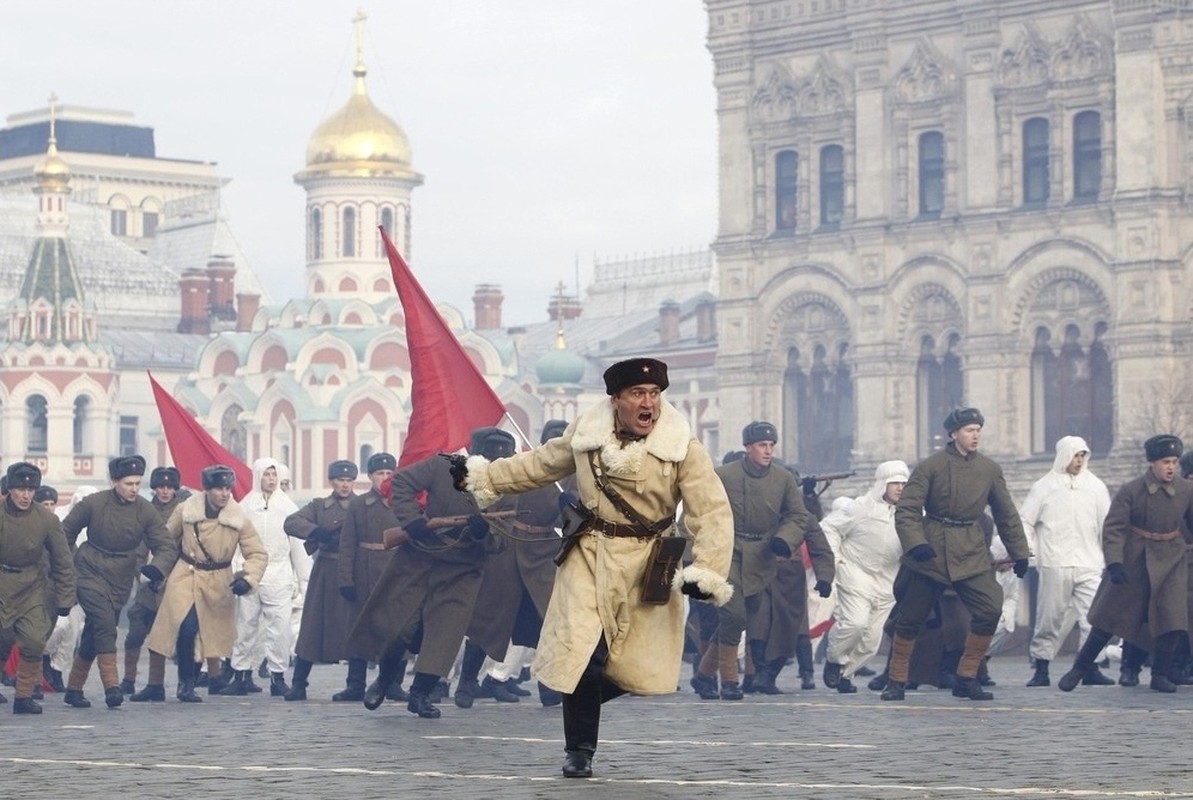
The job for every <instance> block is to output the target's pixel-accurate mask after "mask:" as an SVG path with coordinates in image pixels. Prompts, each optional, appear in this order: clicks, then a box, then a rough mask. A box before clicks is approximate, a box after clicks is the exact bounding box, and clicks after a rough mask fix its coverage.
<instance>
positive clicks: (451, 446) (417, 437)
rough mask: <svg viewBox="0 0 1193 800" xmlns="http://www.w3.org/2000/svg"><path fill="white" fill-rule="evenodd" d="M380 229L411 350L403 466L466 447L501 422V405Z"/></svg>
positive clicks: (407, 344) (502, 411)
mask: <svg viewBox="0 0 1193 800" xmlns="http://www.w3.org/2000/svg"><path fill="white" fill-rule="evenodd" d="M379 230H380V231H381V240H382V241H383V242H384V243H385V252H386V255H388V256H389V266H390V269H391V270H392V271H393V276H394V286H396V287H397V289H398V298H399V299H400V300H401V301H402V311H403V312H404V314H405V316H406V348H407V350H409V351H410V383H411V386H410V424H409V426H408V428H407V430H406V445H405V447H403V448H402V455H401V457H400V458H399V459H398V466H399V467H403V466H406V465H407V464H413V463H415V462H417V461H422V460H423V459H424V458H428V457H429V456H433V455H434V454H435V453H438V452H440V451H444V452H451V451H453V450H459V449H460V448H461V447H467V446H468V439H469V436H470V435H471V433H472V431H473V430H475V429H476V428H483V427H486V426H490V425H496V424H497V423H498V422H500V421H501V418H502V416H504V415H505V406H504V405H503V404H502V402H501V400H500V399H499V398H498V397H497V393H496V392H494V391H493V389H492V387H491V386H489V383H488V381H486V380H485V378H484V376H483V375H481V373H480V371H479V370H478V369H477V368H476V365H474V364H473V363H472V360H471V359H470V358H469V357H468V354H467V353H466V352H464V347H463V346H462V345H461V344H460V341H459V339H457V338H456V336H455V334H453V333H452V332H451V329H450V328H448V327H447V323H446V322H445V321H444V320H443V317H441V316H440V315H439V311H438V310H437V309H436V308H435V306H434V304H433V303H432V302H431V300H430V298H428V297H427V294H426V292H424V291H423V288H422V287H421V286H420V285H419V283H418V281H417V280H415V278H414V273H412V272H411V271H410V267H409V266H408V265H407V264H406V261H405V259H403V258H402V255H401V254H400V253H399V252H398V250H397V248H396V247H394V245H393V242H391V241H390V240H389V237H388V236H386V235H385V229H384V228H379Z"/></svg>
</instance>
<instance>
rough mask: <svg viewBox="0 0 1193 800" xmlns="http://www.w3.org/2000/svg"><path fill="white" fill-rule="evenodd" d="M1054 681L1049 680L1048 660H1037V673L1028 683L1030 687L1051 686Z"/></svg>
mask: <svg viewBox="0 0 1193 800" xmlns="http://www.w3.org/2000/svg"><path fill="white" fill-rule="evenodd" d="M1051 684H1052V681H1051V680H1049V678H1048V659H1046V658H1037V659H1036V672H1035V674H1034V675H1032V676H1031V680H1030V681H1028V682H1027V685H1028V686H1050V685H1051Z"/></svg>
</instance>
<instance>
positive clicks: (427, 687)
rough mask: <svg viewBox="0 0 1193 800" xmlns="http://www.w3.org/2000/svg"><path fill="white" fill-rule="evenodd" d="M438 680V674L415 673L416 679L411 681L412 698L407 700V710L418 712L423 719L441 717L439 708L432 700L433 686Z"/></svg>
mask: <svg viewBox="0 0 1193 800" xmlns="http://www.w3.org/2000/svg"><path fill="white" fill-rule="evenodd" d="M438 682H439V676H438V675H432V674H430V673H428V672H416V673H414V680H412V681H411V682H410V699H409V700H408V701H407V702H406V710H407V711H409V712H410V713H411V714H418V716H419V717H421V718H422V719H439V716H440V712H439V709H438V708H436V707H435V704H434V703H432V702H431V688H432V687H434V686H435V684H436V683H438Z"/></svg>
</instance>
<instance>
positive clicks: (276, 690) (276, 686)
mask: <svg viewBox="0 0 1193 800" xmlns="http://www.w3.org/2000/svg"><path fill="white" fill-rule="evenodd" d="M289 691H290V687H289V686H287V685H286V676H285V674H284V673H281V672H271V673H269V696H270V697H285V696H286V695H287V693H289Z"/></svg>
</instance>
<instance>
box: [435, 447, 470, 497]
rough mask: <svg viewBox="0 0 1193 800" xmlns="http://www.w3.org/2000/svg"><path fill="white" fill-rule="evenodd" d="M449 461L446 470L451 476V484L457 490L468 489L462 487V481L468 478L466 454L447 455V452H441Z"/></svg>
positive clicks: (464, 490)
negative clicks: (449, 464)
mask: <svg viewBox="0 0 1193 800" xmlns="http://www.w3.org/2000/svg"><path fill="white" fill-rule="evenodd" d="M441 455H442V456H443V457H444V458H446V459H447V460H448V462H449V463H451V466H450V467H449V468H448V472H450V473H451V476H452V486H454V487H455V489H456V491H457V492H466V491H468V489H466V488H465V487H464V481H466V480H467V479H468V456H459V455H449V454H447V453H442V454H441Z"/></svg>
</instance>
